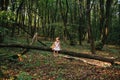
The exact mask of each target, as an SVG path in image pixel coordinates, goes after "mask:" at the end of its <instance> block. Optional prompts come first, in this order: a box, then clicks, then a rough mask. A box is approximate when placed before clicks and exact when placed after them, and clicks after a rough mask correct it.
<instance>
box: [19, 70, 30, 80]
mask: <svg viewBox="0 0 120 80" xmlns="http://www.w3.org/2000/svg"><path fill="white" fill-rule="evenodd" d="M17 80H32V76H30V75H29V74H28V73H27V72H20V74H19V75H18V76H17Z"/></svg>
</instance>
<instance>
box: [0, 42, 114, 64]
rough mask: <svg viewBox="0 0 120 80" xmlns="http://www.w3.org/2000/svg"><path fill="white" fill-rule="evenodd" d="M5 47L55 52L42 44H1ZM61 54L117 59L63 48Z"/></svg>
mask: <svg viewBox="0 0 120 80" xmlns="http://www.w3.org/2000/svg"><path fill="white" fill-rule="evenodd" d="M4 47H11V48H26V49H35V50H42V51H49V52H53V51H52V49H51V48H48V47H40V46H31V45H21V44H0V48H4ZM60 54H65V55H69V56H73V57H83V58H89V59H95V60H100V61H104V62H109V63H111V64H115V59H109V58H104V57H101V56H97V55H93V54H84V53H77V52H72V51H67V50H61V51H60Z"/></svg>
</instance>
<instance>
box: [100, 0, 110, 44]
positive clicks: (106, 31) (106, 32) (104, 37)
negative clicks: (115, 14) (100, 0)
mask: <svg viewBox="0 0 120 80" xmlns="http://www.w3.org/2000/svg"><path fill="white" fill-rule="evenodd" d="M111 4H112V0H107V1H106V14H105V15H106V16H105V25H104V28H103V37H102V43H103V45H104V44H106V41H107V36H108V33H109V26H110V25H109V24H110V15H111V13H110V12H111V11H110V10H111Z"/></svg>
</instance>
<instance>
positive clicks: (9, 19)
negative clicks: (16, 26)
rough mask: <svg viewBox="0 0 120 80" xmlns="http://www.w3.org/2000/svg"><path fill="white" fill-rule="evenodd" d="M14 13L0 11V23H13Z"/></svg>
mask: <svg viewBox="0 0 120 80" xmlns="http://www.w3.org/2000/svg"><path fill="white" fill-rule="evenodd" d="M14 19H15V14H14V13H13V12H11V11H0V23H1V24H3V23H14Z"/></svg>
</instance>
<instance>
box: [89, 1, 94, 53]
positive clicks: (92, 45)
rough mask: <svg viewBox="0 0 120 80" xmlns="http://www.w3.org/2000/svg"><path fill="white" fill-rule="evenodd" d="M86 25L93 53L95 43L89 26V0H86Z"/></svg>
mask: <svg viewBox="0 0 120 80" xmlns="http://www.w3.org/2000/svg"><path fill="white" fill-rule="evenodd" d="M87 26H88V35H89V38H88V39H89V40H90V45H91V52H92V54H95V45H94V38H93V34H92V27H91V10H90V0H87Z"/></svg>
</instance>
